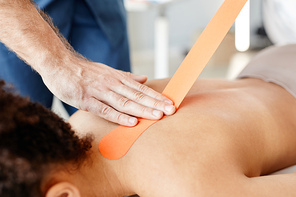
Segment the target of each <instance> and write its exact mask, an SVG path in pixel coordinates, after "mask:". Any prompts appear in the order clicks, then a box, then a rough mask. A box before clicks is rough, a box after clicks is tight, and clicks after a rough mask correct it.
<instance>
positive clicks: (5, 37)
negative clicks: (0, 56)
mask: <svg viewBox="0 0 296 197" xmlns="http://www.w3.org/2000/svg"><path fill="white" fill-rule="evenodd" d="M41 15H42V14H40V13H39V12H38V11H37V9H36V8H35V6H34V5H33V4H32V3H31V2H30V1H29V0H0V41H1V42H3V43H4V44H5V45H6V46H7V47H8V48H10V50H12V51H14V52H15V53H16V54H17V55H18V56H19V57H20V58H21V59H23V60H24V61H26V62H27V63H28V64H29V65H30V66H32V67H33V68H34V69H35V70H36V71H37V72H39V73H40V74H41V73H42V72H47V73H48V72H51V71H53V72H54V70H56V69H54V68H55V67H57V66H58V65H60V64H62V62H63V63H65V61H68V60H67V59H69V57H70V56H71V55H72V52H71V50H69V48H70V46H67V44H66V45H65V44H64V43H63V42H62V40H61V38H60V37H59V36H58V34H57V33H56V32H55V31H54V29H53V28H52V27H51V26H50V24H49V23H48V22H47V21H45V20H44V16H43V17H42V16H41Z"/></svg>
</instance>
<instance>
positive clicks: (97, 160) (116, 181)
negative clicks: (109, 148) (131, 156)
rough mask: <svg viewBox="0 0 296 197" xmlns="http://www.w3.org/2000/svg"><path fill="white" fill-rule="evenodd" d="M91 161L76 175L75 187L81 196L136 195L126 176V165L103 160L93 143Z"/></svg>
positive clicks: (112, 196) (120, 162) (95, 141)
mask: <svg viewBox="0 0 296 197" xmlns="http://www.w3.org/2000/svg"><path fill="white" fill-rule="evenodd" d="M93 145H94V146H93V148H92V152H91V153H90V154H91V155H90V158H89V161H87V163H86V164H85V165H83V166H81V169H80V170H79V173H77V174H76V175H75V182H77V183H75V185H76V186H77V187H78V188H79V191H80V192H81V196H106V197H108V196H110V197H114V196H120V197H123V196H129V195H133V194H135V193H134V192H133V191H132V189H131V188H130V182H129V180H131V179H130V177H127V176H126V173H125V169H126V168H125V163H124V162H122V161H120V160H117V161H111V160H107V159H105V158H103V157H102V156H101V154H99V152H98V149H97V140H94V142H93Z"/></svg>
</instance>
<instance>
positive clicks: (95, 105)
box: [81, 98, 138, 127]
mask: <svg viewBox="0 0 296 197" xmlns="http://www.w3.org/2000/svg"><path fill="white" fill-rule="evenodd" d="M81 109H82V110H85V111H88V112H91V113H93V114H96V115H98V116H100V117H101V118H104V119H106V120H109V121H111V122H114V123H118V124H120V125H124V126H130V127H132V126H135V125H136V124H137V123H138V119H137V118H135V117H132V116H129V115H126V114H124V113H120V112H118V111H116V110H115V109H113V108H112V107H110V106H108V105H106V104H104V103H102V102H100V101H99V100H97V99H95V98H90V99H88V100H87V102H85V103H84V106H83V107H82V108H81Z"/></svg>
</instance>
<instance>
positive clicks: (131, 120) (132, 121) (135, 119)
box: [128, 118, 138, 126]
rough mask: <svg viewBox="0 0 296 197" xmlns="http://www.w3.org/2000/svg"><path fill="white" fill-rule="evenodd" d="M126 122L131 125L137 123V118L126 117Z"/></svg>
mask: <svg viewBox="0 0 296 197" xmlns="http://www.w3.org/2000/svg"><path fill="white" fill-rule="evenodd" d="M128 122H129V123H130V124H131V125H132V126H133V125H136V124H137V122H138V119H137V118H129V119H128Z"/></svg>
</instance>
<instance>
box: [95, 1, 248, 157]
mask: <svg viewBox="0 0 296 197" xmlns="http://www.w3.org/2000/svg"><path fill="white" fill-rule="evenodd" d="M246 2H247V0H225V1H224V3H223V4H222V6H221V7H220V8H219V10H218V11H217V13H216V14H215V16H214V17H213V18H212V20H211V21H210V23H209V24H208V25H207V27H206V28H205V30H204V31H203V32H202V34H201V35H200V37H199V38H198V40H197V41H196V43H195V44H194V46H193V47H192V49H191V50H190V52H189V53H188V55H187V56H186V57H185V59H184V60H183V62H182V64H181V65H180V67H179V68H178V70H177V71H176V73H175V74H174V76H173V77H172V79H171V80H170V81H169V83H168V84H167V86H166V88H165V89H164V91H163V92H162V93H163V95H165V96H167V97H168V98H170V99H171V100H172V101H173V102H174V104H175V107H176V108H178V107H179V106H180V104H181V102H182V100H183V99H184V97H185V96H186V94H187V93H188V91H189V90H190V88H191V87H192V85H193V84H194V82H195V81H196V79H197V78H198V76H199V75H200V73H201V72H202V70H203V69H204V67H205V66H206V65H207V63H208V62H209V60H210V59H211V57H212V56H213V54H214V53H215V51H216V50H217V48H218V47H219V45H220V44H221V42H222V40H223V39H224V37H225V36H226V34H227V32H228V31H229V29H230V28H231V26H232V24H233V23H234V21H235V19H236V18H237V16H238V15H239V13H240V11H241V10H242V8H243V7H244V5H245V4H246ZM155 122H157V121H153V120H146V119H139V123H138V124H137V125H136V126H135V127H124V126H119V127H117V128H115V129H114V130H113V131H111V132H110V133H108V134H107V135H106V136H105V137H104V138H102V140H101V141H100V143H99V150H100V152H101V154H102V155H103V156H104V157H106V158H108V159H112V160H115V159H120V158H121V157H123V156H124V155H125V154H126V153H127V152H128V151H129V149H130V148H131V146H132V145H133V144H134V142H135V141H136V140H137V139H138V137H139V136H140V135H141V134H142V133H143V132H144V131H145V130H146V129H147V128H149V127H150V126H151V125H152V124H154V123H155Z"/></svg>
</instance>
